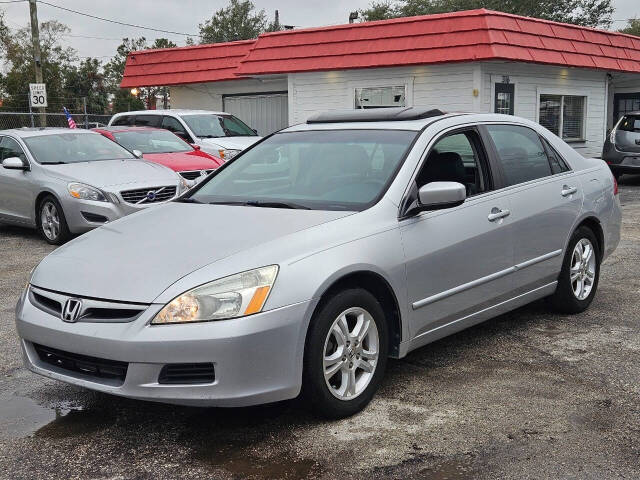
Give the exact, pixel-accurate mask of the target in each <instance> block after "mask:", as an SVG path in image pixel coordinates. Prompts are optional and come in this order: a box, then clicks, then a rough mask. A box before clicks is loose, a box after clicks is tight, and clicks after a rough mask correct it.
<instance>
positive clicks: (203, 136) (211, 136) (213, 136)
mask: <svg viewBox="0 0 640 480" xmlns="http://www.w3.org/2000/svg"><path fill="white" fill-rule="evenodd" d="M198 136H199V137H200V138H220V135H198Z"/></svg>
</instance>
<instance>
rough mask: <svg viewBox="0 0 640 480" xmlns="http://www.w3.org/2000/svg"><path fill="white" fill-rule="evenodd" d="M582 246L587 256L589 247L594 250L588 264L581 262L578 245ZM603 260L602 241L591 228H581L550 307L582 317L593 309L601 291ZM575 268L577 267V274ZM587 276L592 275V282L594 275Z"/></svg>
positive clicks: (576, 232)
mask: <svg viewBox="0 0 640 480" xmlns="http://www.w3.org/2000/svg"><path fill="white" fill-rule="evenodd" d="M587 242H588V243H587ZM579 243H580V244H581V245H582V248H583V252H584V251H585V250H586V248H585V247H586V246H587V245H590V246H591V247H592V250H591V254H590V256H589V257H588V260H587V261H586V263H585V262H582V263H581V262H580V261H579V260H578V258H579V257H578V255H579V253H578V252H577V245H578V244H579ZM583 258H584V256H583ZM600 259H601V254H600V247H599V246H598V240H597V239H596V236H595V234H594V233H593V231H592V230H591V229H590V228H588V227H585V226H582V227H579V228H578V229H577V230H576V231H575V232H574V233H573V235H572V236H571V240H570V241H569V245H568V246H567V251H566V252H565V255H564V261H563V263H562V270H561V271H560V276H559V277H558V287H557V288H556V291H555V293H554V294H553V295H552V296H551V297H549V300H550V303H551V305H552V307H553V308H554V309H555V310H556V311H558V312H560V313H580V312H584V311H585V310H586V309H587V308H588V307H589V305H591V302H592V301H593V297H595V294H596V290H597V289H598V280H599V278H600ZM576 264H579V265H580V268H579V269H576V268H575V267H576ZM572 267H574V270H573V272H572ZM576 270H577V271H576ZM587 272H591V276H592V278H589V277H590V275H589V274H587ZM576 275H578V277H576ZM572 276H573V278H574V279H575V278H578V280H574V281H572ZM580 282H583V283H582V285H583V287H584V290H581V289H580ZM576 292H578V293H576Z"/></svg>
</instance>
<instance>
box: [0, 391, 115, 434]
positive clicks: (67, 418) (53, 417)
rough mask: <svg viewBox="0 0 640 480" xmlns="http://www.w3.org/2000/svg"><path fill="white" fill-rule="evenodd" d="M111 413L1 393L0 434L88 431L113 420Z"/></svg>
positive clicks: (101, 426) (99, 427)
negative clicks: (46, 402)
mask: <svg viewBox="0 0 640 480" xmlns="http://www.w3.org/2000/svg"><path fill="white" fill-rule="evenodd" d="M113 421H114V419H113V417H111V416H108V415H107V416H105V415H104V413H100V412H96V411H92V410H85V409H84V408H82V407H78V406H74V405H73V404H71V403H69V402H59V403H56V404H55V405H51V406H43V405H40V404H38V403H37V402H36V401H35V400H33V399H31V398H29V397H26V396H22V395H19V394H16V393H14V392H7V393H3V394H2V395H0V436H2V437H7V438H21V437H27V436H30V435H35V436H38V437H50V438H63V437H70V436H75V435H83V434H87V433H91V432H94V431H97V430H100V429H101V428H104V427H105V426H107V425H109V424H111V423H113Z"/></svg>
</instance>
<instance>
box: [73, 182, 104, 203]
mask: <svg viewBox="0 0 640 480" xmlns="http://www.w3.org/2000/svg"><path fill="white" fill-rule="evenodd" d="M67 189H68V190H69V194H70V195H71V196H72V197H73V198H78V199H80V200H94V201H96V202H108V201H109V200H107V197H106V196H105V194H104V193H102V192H101V191H100V190H98V189H97V188H95V187H91V186H89V185H85V184H84V183H70V184H69V185H67Z"/></svg>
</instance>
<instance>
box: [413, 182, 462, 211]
mask: <svg viewBox="0 0 640 480" xmlns="http://www.w3.org/2000/svg"><path fill="white" fill-rule="evenodd" d="M466 198H467V189H466V187H465V186H464V185H463V184H461V183H458V182H430V183H427V184H426V185H423V186H422V187H420V190H418V201H419V205H420V210H441V209H443V208H451V207H457V206H458V205H461V204H462V203H463V202H464V201H465V200H466Z"/></svg>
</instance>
